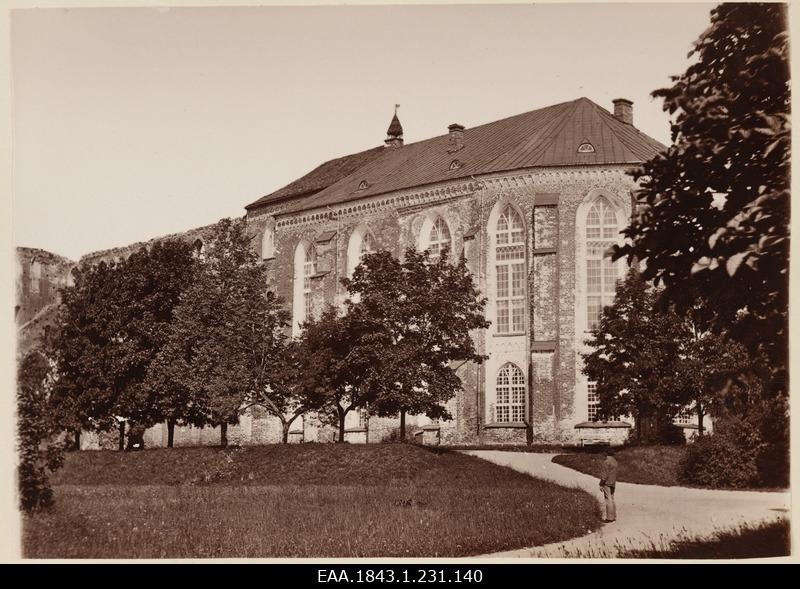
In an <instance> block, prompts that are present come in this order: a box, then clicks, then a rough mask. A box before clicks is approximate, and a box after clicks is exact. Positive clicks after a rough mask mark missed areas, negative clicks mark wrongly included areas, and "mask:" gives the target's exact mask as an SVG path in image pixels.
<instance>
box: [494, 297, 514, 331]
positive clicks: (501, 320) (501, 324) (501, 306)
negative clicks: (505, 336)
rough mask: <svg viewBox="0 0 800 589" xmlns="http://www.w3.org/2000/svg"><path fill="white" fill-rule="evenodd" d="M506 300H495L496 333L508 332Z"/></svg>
mask: <svg viewBox="0 0 800 589" xmlns="http://www.w3.org/2000/svg"><path fill="white" fill-rule="evenodd" d="M508 303H509V302H508V301H497V333H509V332H510V331H511V330H510V325H509V322H508V319H509V314H508V311H509V309H508Z"/></svg>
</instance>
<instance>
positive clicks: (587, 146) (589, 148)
mask: <svg viewBox="0 0 800 589" xmlns="http://www.w3.org/2000/svg"><path fill="white" fill-rule="evenodd" d="M578 153H594V145H592V144H591V143H589V142H588V141H584V142H583V143H581V144H580V145H579V146H578Z"/></svg>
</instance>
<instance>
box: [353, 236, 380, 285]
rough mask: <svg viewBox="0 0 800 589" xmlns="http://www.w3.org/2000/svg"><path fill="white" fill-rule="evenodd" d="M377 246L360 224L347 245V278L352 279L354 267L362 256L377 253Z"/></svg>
mask: <svg viewBox="0 0 800 589" xmlns="http://www.w3.org/2000/svg"><path fill="white" fill-rule="evenodd" d="M377 249H378V248H377V244H376V243H375V238H374V237H373V236H372V233H371V232H370V230H369V228H368V227H367V226H366V225H365V224H364V223H361V224H359V225H358V227H356V228H355V229H353V232H352V233H351V234H350V241H349V242H348V243H347V276H348V278H352V276H353V272H355V271H356V267H357V266H358V265H359V264H360V263H361V260H363V259H364V256H366V255H367V254H371V253H373V252H375V251H377Z"/></svg>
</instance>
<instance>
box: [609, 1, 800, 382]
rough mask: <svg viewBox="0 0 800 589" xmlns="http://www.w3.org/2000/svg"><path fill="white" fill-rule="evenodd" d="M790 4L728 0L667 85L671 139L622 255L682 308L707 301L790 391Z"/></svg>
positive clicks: (646, 177) (645, 181)
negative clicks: (638, 265)
mask: <svg viewBox="0 0 800 589" xmlns="http://www.w3.org/2000/svg"><path fill="white" fill-rule="evenodd" d="M788 51H789V49H788V30H787V20H786V8H785V6H784V5H782V4H740V3H729V4H720V5H719V6H717V7H716V8H714V9H713V10H712V12H711V24H710V26H709V27H708V29H707V30H706V31H705V32H704V33H703V34H702V35H701V36H700V38H699V39H698V40H697V42H696V43H695V45H694V47H693V49H692V51H691V52H690V53H689V56H690V57H694V58H695V61H694V63H692V64H691V65H690V66H689V67H688V68H687V70H686V71H685V72H684V73H683V74H681V75H680V76H675V77H673V78H672V81H673V85H672V86H671V87H670V88H665V89H661V90H657V91H655V92H654V93H653V96H655V97H660V98H663V100H664V109H665V110H666V111H668V112H669V113H670V115H672V117H673V121H672V139H673V145H672V146H670V147H669V148H668V149H667V150H666V151H665V152H663V153H661V154H659V155H657V156H656V157H654V158H653V159H651V160H650V161H648V162H646V163H645V164H644V165H643V166H642V168H641V169H640V170H638V171H637V172H636V173H635V177H636V178H637V179H638V180H640V189H639V190H638V191H637V193H636V199H637V207H636V212H635V215H634V218H633V220H632V223H631V224H630V226H629V227H628V228H627V229H626V230H625V231H624V232H623V233H624V234H625V236H626V237H627V238H629V239H630V243H629V244H627V245H625V246H623V247H621V248H619V249H618V250H617V252H616V256H617V257H620V256H622V255H626V256H628V257H629V259H631V260H634V259H638V260H640V261H642V262H643V263H644V268H643V270H642V274H643V277H644V278H645V279H646V280H655V281H656V282H657V283H658V284H660V285H663V287H664V299H665V300H667V301H670V302H672V303H674V304H676V305H678V309H679V310H681V311H683V310H686V309H689V308H691V307H692V306H693V305H694V304H695V302H696V301H697V300H698V299H702V300H704V301H707V302H708V304H709V307H708V308H709V310H710V311H711V322H710V325H711V327H712V328H713V329H714V330H715V331H716V332H718V333H719V332H722V331H727V332H728V333H729V335H730V336H731V337H733V338H734V339H736V340H738V341H740V342H742V343H743V344H745V345H746V346H747V347H748V348H749V349H750V351H751V352H752V353H754V354H756V355H761V354H763V355H765V356H766V357H767V358H768V359H769V366H770V367H771V369H772V375H771V376H772V380H773V383H775V384H774V386H775V387H777V388H778V389H779V390H782V391H784V392H785V390H786V379H785V374H786V367H787V344H788V324H787V318H788V272H789V259H788V254H789V200H790V194H789V166H790V137H789V135H790V126H789V110H790V90H789V68H788Z"/></svg>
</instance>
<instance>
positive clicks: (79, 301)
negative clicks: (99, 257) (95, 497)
mask: <svg viewBox="0 0 800 589" xmlns="http://www.w3.org/2000/svg"><path fill="white" fill-rule="evenodd" d="M194 273H195V261H194V260H193V257H192V249H191V246H190V245H189V244H187V243H185V242H183V241H180V240H165V241H163V242H157V243H155V244H154V245H153V246H152V247H151V248H149V249H148V248H144V247H143V248H141V249H140V250H138V251H136V252H134V253H133V254H131V255H130V256H129V257H128V259H126V260H122V261H119V262H112V263H110V264H106V263H105V262H100V264H97V265H88V264H82V265H81V266H80V267H79V268H78V269H77V271H76V272H75V273H74V277H75V286H74V287H72V288H67V289H65V290H64V291H63V292H62V308H61V314H60V318H59V321H58V327H57V330H56V335H55V341H54V349H55V350H56V361H57V365H58V370H59V373H60V377H59V379H58V386H57V390H56V394H55V399H54V407H55V408H56V410H57V411H58V412H59V413H60V415H61V416H62V418H63V419H64V425H65V427H69V428H74V429H80V428H82V427H89V428H92V429H101V430H102V429H108V428H109V427H111V426H112V425H114V424H117V426H118V427H119V428H120V440H119V449H120V450H122V449H123V448H124V436H125V427H126V422H128V421H129V422H131V423H132V424H134V427H131V432H136V431H139V432H143V431H144V428H145V427H148V426H150V425H153V424H154V423H157V422H159V421H163V420H164V419H170V418H172V417H173V415H172V413H171V412H170V411H169V408H168V407H166V406H165V405H164V404H163V403H159V402H158V401H159V400H160V399H158V398H154V396H153V395H152V394H151V391H150V390H149V389H148V388H147V387H146V386H145V382H144V381H145V378H146V375H147V371H148V369H149V366H150V364H151V362H152V361H153V359H154V358H155V356H156V355H157V354H158V352H159V350H160V349H161V348H162V347H163V346H164V344H165V343H166V333H167V329H168V326H169V325H170V323H171V321H172V314H173V311H174V309H175V307H176V306H177V304H178V300H179V298H180V296H181V294H182V293H183V292H184V290H185V289H186V288H187V287H188V285H189V284H190V283H191V282H192V280H193V279H194ZM140 435H141V433H140ZM131 441H133V440H131Z"/></svg>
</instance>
